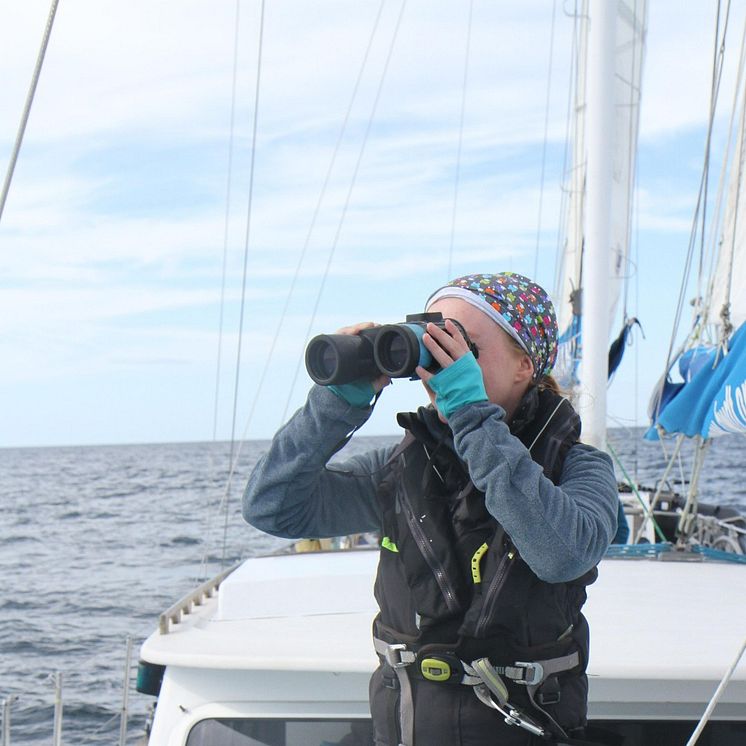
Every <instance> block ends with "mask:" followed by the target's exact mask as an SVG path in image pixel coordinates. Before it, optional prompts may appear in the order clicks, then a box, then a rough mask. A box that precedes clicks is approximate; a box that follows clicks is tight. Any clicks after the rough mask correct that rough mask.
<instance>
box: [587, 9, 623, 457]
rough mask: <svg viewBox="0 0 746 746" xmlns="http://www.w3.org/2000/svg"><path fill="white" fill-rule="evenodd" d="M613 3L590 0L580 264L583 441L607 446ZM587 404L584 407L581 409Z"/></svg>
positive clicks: (612, 136)
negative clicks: (583, 251)
mask: <svg viewBox="0 0 746 746" xmlns="http://www.w3.org/2000/svg"><path fill="white" fill-rule="evenodd" d="M616 13H617V3H615V2H610V1H609V0H591V1H590V4H589V15H590V28H589V36H588V65H587V68H586V70H587V76H588V77H587V91H588V96H587V104H588V111H587V118H586V142H587V144H588V168H587V182H586V195H587V196H586V206H587V209H586V211H585V220H586V230H585V237H586V245H585V253H584V262H583V275H584V276H583V330H582V335H583V336H582V339H583V358H582V363H581V367H580V388H581V416H582V418H583V435H584V438H583V440H584V441H586V442H588V443H590V444H591V445H594V446H596V447H597V448H605V445H606V382H607V378H608V351H607V346H608V338H609V315H608V297H609V285H610V282H609V251H610V248H611V247H610V238H611V221H610V212H611V188H612V175H613V171H612V158H613V142H614V83H615V75H614V72H615V68H614V60H615V45H616ZM586 402H589V403H588V404H587V405H586V406H582V405H584V404H586Z"/></svg>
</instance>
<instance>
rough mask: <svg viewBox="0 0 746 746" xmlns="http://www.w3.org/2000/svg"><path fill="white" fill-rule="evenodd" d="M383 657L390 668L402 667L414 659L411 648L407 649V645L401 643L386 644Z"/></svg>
mask: <svg viewBox="0 0 746 746" xmlns="http://www.w3.org/2000/svg"><path fill="white" fill-rule="evenodd" d="M383 657H384V659H385V660H386V663H388V664H389V666H391V668H404V667H405V666H409V665H410V664H412V663H414V661H415V654H414V653H413V652H412V651H411V650H407V646H406V645H404V644H403V643H393V644H391V645H386V648H385V649H384V651H383Z"/></svg>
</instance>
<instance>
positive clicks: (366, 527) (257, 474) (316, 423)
mask: <svg viewBox="0 0 746 746" xmlns="http://www.w3.org/2000/svg"><path fill="white" fill-rule="evenodd" d="M370 413H371V408H370V407H365V408H360V407H353V406H350V405H349V404H347V403H346V402H345V401H344V400H343V399H341V398H340V397H339V396H337V395H335V394H334V393H332V392H331V391H328V390H327V389H325V388H324V387H321V386H314V387H313V389H311V392H310V393H309V396H308V399H307V401H306V404H305V405H304V406H303V407H302V408H301V409H299V410H298V411H297V412H296V413H295V414H294V415H293V417H292V418H291V419H290V420H289V421H288V422H287V424H286V425H284V426H283V427H282V428H281V429H280V430H279V431H278V432H277V434H276V435H275V437H274V438H273V439H272V442H271V443H270V446H269V449H268V451H267V452H266V453H265V454H264V455H263V456H262V457H261V459H260V460H259V462H258V463H257V465H256V466H255V467H254V470H253V471H252V473H251V476H250V477H249V481H248V484H247V486H246V490H245V492H244V495H243V516H244V519H245V520H246V521H247V522H248V523H250V524H251V525H252V526H254V527H255V528H258V529H260V530H261V531H264V532H265V533H268V534H273V535H274V536H281V537H284V538H288V539H296V538H302V537H314V538H324V537H330V536H344V535H346V534H353V533H361V532H364V531H372V530H377V529H379V528H380V526H381V519H380V514H379V509H378V504H377V500H376V490H377V485H378V482H379V480H380V478H381V473H382V470H383V466H384V465H385V463H386V461H387V460H388V457H389V455H390V454H391V452H392V451H393V448H394V446H391V447H390V448H382V449H374V450H371V451H368V452H366V453H364V454H360V455H357V456H354V457H352V458H349V459H347V460H344V461H335V462H334V463H333V464H331V465H327V462H328V461H329V459H330V458H331V457H332V456H333V455H334V453H335V451H336V449H337V447H338V446H339V444H340V442H341V441H343V440H344V438H345V437H346V436H347V435H348V434H349V433H350V432H351V431H352V430H353V429H354V428H356V427H358V426H360V425H361V424H363V423H364V422H365V421H366V420H367V419H368V417H369V416H370Z"/></svg>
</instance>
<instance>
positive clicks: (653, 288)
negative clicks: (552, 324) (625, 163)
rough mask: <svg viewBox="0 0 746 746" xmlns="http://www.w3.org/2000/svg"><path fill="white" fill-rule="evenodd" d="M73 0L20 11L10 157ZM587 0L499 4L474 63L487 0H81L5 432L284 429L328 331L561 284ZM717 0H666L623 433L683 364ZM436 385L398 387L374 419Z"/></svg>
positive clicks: (25, 438) (642, 196)
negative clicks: (672, 342)
mask: <svg viewBox="0 0 746 746" xmlns="http://www.w3.org/2000/svg"><path fill="white" fill-rule="evenodd" d="M49 5H50V4H49V2H47V1H46V0H44V1H41V0H24V2H23V3H18V2H14V3H3V4H1V5H0V49H2V50H3V54H2V57H1V58H0V69H1V70H2V80H3V85H2V86H0V166H1V167H2V171H3V173H4V171H5V168H6V165H7V163H8V159H9V157H10V153H11V149H12V145H13V141H14V139H15V134H16V129H17V127H18V122H19V120H20V116H21V111H22V109H23V103H24V99H25V96H26V91H27V88H28V85H29V81H30V79H31V73H32V70H33V66H34V63H35V59H36V54H37V52H38V48H39V44H40V41H41V37H42V32H43V28H44V24H45V22H46V18H47V14H48V11H49ZM571 5H572V3H569V2H564V3H563V2H552V0H528V1H523V2H492V1H488V0H475V1H474V3H473V16H472V24H471V36H470V47H469V48H470V55H469V67H468V74H467V75H466V76H465V74H464V60H465V56H466V48H467V38H468V33H467V32H468V29H469V24H468V19H469V7H470V4H469V3H468V2H466V0H460V1H457V0H448V1H446V0H435V1H433V0H410V1H409V2H408V3H407V4H406V6H405V7H404V10H403V12H402V13H401V20H400V21H399V20H398V19H399V17H400V11H401V8H402V5H401V3H400V2H399V1H398V0H388V1H387V2H383V3H382V2H380V0H374V1H373V0H355V2H349V1H348V2H345V1H344V0H337V1H333V0H315V1H314V2H302V1H301V0H282V1H281V0H267V1H266V6H265V11H264V24H263V26H262V25H261V24H260V14H261V7H262V6H261V3H260V2H258V1H254V0H252V1H251V2H249V1H248V0H244V1H243V2H241V3H240V7H239V8H238V12H237V5H236V3H235V2H233V1H232V0H231V1H230V2H229V1H228V0H218V1H217V2H209V3H208V2H204V1H202V2H197V1H196V0H178V1H177V0H161V1H160V2H152V0H147V1H146V0H131V1H130V2H127V3H115V2H113V1H111V0H62V1H61V2H60V5H59V9H58V12H57V18H56V20H55V25H54V28H53V31H52V36H51V40H50V44H49V48H48V52H47V57H46V61H45V65H44V69H43V72H42V77H41V81H40V83H39V87H38V89H37V93H36V99H35V102H34V106H33V109H32V112H31V117H30V121H29V124H28V128H27V130H26V136H25V140H24V144H23V148H22V151H21V155H20V158H19V161H18V165H17V167H16V172H15V177H14V181H13V184H12V188H11V191H10V195H9V198H8V201H7V204H6V207H5V212H4V214H3V217H2V222H1V223H0V409H1V411H2V417H0V447H22V446H47V445H80V444H99V443H143V442H178V441H203V440H212V439H214V438H217V439H220V440H224V439H228V438H230V437H232V436H234V437H236V438H267V437H271V435H272V433H273V432H274V431H275V430H276V429H277V428H278V427H279V426H280V425H281V423H282V422H283V421H284V419H286V418H287V416H288V415H289V413H290V412H292V411H293V410H294V409H295V408H297V407H298V406H300V404H301V403H302V401H303V399H304V397H305V395H306V392H307V390H308V387H309V385H310V381H309V379H308V377H307V375H306V373H305V370H304V368H303V366H302V355H303V350H304V348H305V342H306V340H307V339H308V338H309V336H312V335H314V334H317V333H321V332H333V331H334V330H336V329H337V328H339V327H341V326H343V325H346V324H349V323H353V322H355V321H361V320H371V321H376V322H380V323H389V322H396V321H402V320H403V319H404V317H405V315H406V314H408V313H417V312H419V311H420V310H421V309H422V305H423V302H424V300H425V299H426V298H427V296H428V295H429V294H430V293H431V292H432V291H433V290H434V289H436V288H437V287H439V286H440V285H442V284H444V283H445V282H446V281H447V280H448V279H450V278H452V277H455V276H458V275H461V274H465V273H469V272H475V271H484V272H494V271H501V270H506V269H507V270H513V271H519V272H522V273H524V274H527V275H533V274H534V270H535V268H536V279H537V280H538V281H539V282H540V283H542V284H544V285H545V286H546V287H547V289H548V290H550V291H551V290H553V283H554V276H555V263H556V249H557V244H558V235H557V234H558V225H559V223H560V210H561V196H562V189H561V185H562V183H563V175H562V173H563V164H564V155H565V136H566V129H567V102H568V85H569V71H570V64H569V62H570V47H571V39H572V28H573V21H572V18H571V17H570V16H569V15H568V13H567V9H568V8H569V7H570V6H571ZM715 8H716V3H715V2H714V1H707V2H705V0H692V1H691V2H687V3H686V4H682V3H681V2H680V1H677V0H654V2H652V3H651V8H650V11H649V15H648V44H647V52H646V58H645V67H644V73H643V86H642V91H643V92H642V113H641V121H640V135H639V156H638V167H637V187H636V196H635V203H636V210H635V217H634V229H635V241H634V246H633V254H632V261H631V270H630V272H631V280H630V284H629V292H628V310H629V313H630V314H631V315H635V316H637V317H638V318H639V319H640V321H641V323H642V326H643V330H644V334H645V336H644V338H643V337H642V336H641V335H640V334H636V335H635V345H634V346H633V347H631V348H630V349H629V351H628V353H627V356H626V357H625V360H624V362H623V363H622V368H621V369H620V371H619V372H618V374H617V376H616V378H615V380H614V381H613V383H612V385H611V387H610V389H609V394H608V397H609V425H610V426H642V425H645V424H647V419H646V416H645V412H646V407H647V400H648V397H649V395H650V392H651V390H652V388H653V386H654V384H655V381H656V380H657V379H658V377H659V376H660V374H661V373H662V372H663V368H664V365H665V362H666V353H667V350H668V346H669V338H670V333H671V326H672V323H673V315H674V306H675V300H676V297H677V295H678V291H679V285H680V282H681V276H682V271H683V256H684V254H685V251H686V248H687V244H688V241H689V234H690V230H691V221H692V215H693V211H694V206H695V202H696V198H697V188H698V184H699V179H700V174H701V163H702V153H703V150H704V142H705V128H706V123H707V111H708V107H709V91H710V76H711V64H712V47H713V37H714V23H715ZM379 9H380V16H379ZM553 11H554V16H555V23H554V25H553V24H552V16H553ZM743 12H744V9H743V8H742V7H739V8H736V9H734V11H733V13H734V15H733V18H732V19H731V28H730V31H729V37H728V45H729V46H728V50H727V51H728V52H729V54H730V57H729V62H728V63H727V65H728V66H727V67H726V73H725V75H724V80H723V84H722V85H723V90H724V91H725V95H726V97H727V98H728V100H729V99H730V96H731V95H732V94H731V90H732V85H733V78H734V66H735V61H734V58H735V57H736V56H737V52H738V50H739V48H740V42H741V30H742V28H743ZM377 18H378V19H379V20H378V24H377V26H376V19H377ZM397 23H398V32H397V31H396V29H397ZM260 27H261V28H262V29H263V32H262V35H261V48H262V54H261V66H260V75H259V81H260V82H259V87H258V96H257V72H258V67H259V66H258V64H257V61H258V59H259V42H260V35H259V30H260ZM374 28H375V29H376V32H375V34H373V30H374ZM553 28H554V33H553V32H552V29H553ZM236 40H237V41H238V44H237V47H235V41H236ZM392 40H393V43H392ZM234 47H235V48H237V54H236V55H235V56H234ZM368 47H369V53H368V54H367V58H366V60H367V63H366V65H365V67H364V69H363V72H362V74H360V70H361V66H362V63H363V59H364V57H365V55H366V49H368ZM550 50H551V52H552V54H551V63H552V64H551V86H549V96H547V88H548V76H549V75H550V73H549V71H550ZM234 59H235V99H234V97H233V81H234V74H233V71H234ZM384 71H385V75H384ZM358 78H359V84H358V85H357V86H356V81H357V80H358ZM465 80H466V86H465V87H464V81H465ZM729 86H730V87H729ZM353 91H355V95H354V97H353ZM464 91H465V92H464ZM233 100H235V106H234V107H232V101H233ZM257 100H258V108H256V109H255V102H256V101H257ZM547 103H548V106H547ZM462 105H463V108H462ZM232 112H233V115H232ZM255 115H256V116H255ZM721 116H722V117H725V116H726V114H723V115H721ZM345 121H347V124H346V127H345V128H344V130H343V123H344V122H345ZM254 122H256V139H255V140H254V137H253V128H254ZM460 131H461V132H462V137H461V138H459V132H460ZM231 132H232V133H233V137H232V138H231ZM341 132H343V134H342V135H340V133H341ZM545 133H546V138H545ZM231 142H232V143H233V146H232V147H231ZM459 142H460V143H461V144H460V146H459ZM545 142H546V146H545ZM716 144H717V139H716ZM252 145H253V148H252ZM459 150H460V159H459V158H458V157H457V156H458V153H459ZM252 153H253V156H252ZM335 154H336V155H335ZM457 164H460V165H459V166H458V167H457ZM542 172H543V174H544V179H543V181H542ZM252 174H253V179H252ZM457 174H458V185H459V188H458V190H456V189H455V184H456V181H457ZM249 205H250V209H249ZM249 215H250V220H248V216H249ZM537 246H538V254H537ZM247 247H248V248H247ZM244 266H245V269H246V285H245V288H246V290H245V294H244V293H243V292H242V287H243V275H244ZM224 269H225V274H224ZM224 276H225V281H223V277H224ZM294 278H296V279H295V280H294ZM291 287H292V289H293V293H292V294H289V291H290V289H291ZM221 297H222V298H223V302H222V303H221ZM242 306H243V324H242V334H241V336H240V351H239V328H240V325H241V324H240V319H241V308H242ZM221 328H222V334H221V333H220V330H221ZM236 392H237V393H236ZM421 403H424V393H423V391H422V389H421V387H420V384H418V383H413V382H409V381H397V382H396V383H395V385H394V386H392V387H389V389H387V390H386V392H385V394H384V396H383V397H382V398H381V400H380V402H379V404H378V406H377V408H376V411H375V412H374V414H373V416H372V418H371V420H370V422H369V423H368V424H367V426H366V428H365V430H364V431H363V432H364V433H365V434H369V435H381V434H392V433H394V432H395V431H396V424H395V420H394V414H395V412H396V411H399V410H402V409H409V408H413V407H416V406H418V405H419V404H421Z"/></svg>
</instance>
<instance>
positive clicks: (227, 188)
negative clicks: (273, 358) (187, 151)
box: [212, 0, 241, 440]
mask: <svg viewBox="0 0 746 746" xmlns="http://www.w3.org/2000/svg"><path fill="white" fill-rule="evenodd" d="M240 11H241V0H236V14H235V18H234V33H233V74H232V83H231V111H230V127H229V135H228V168H227V175H226V184H225V216H224V221H223V271H222V274H221V282H220V320H219V324H218V359H217V366H216V371H215V406H214V410H213V417H212V439H213V440H216V438H217V432H218V401H219V394H220V365H221V360H222V348H223V316H224V310H225V278H226V272H227V266H228V223H229V217H230V205H231V186H232V182H233V149H234V143H235V122H236V79H237V77H238V29H239V16H240Z"/></svg>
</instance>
